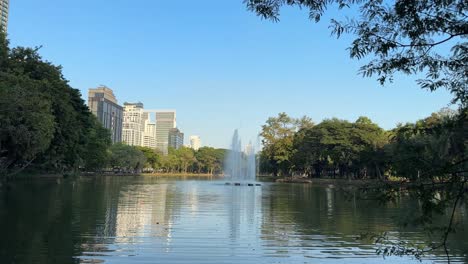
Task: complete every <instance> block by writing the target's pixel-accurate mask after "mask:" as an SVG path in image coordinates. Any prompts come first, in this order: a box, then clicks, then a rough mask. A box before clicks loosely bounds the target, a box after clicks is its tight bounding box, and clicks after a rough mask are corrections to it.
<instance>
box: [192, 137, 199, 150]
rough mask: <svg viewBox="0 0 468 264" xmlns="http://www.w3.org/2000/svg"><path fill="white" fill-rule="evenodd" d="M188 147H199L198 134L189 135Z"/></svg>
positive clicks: (196, 148) (195, 148)
mask: <svg viewBox="0 0 468 264" xmlns="http://www.w3.org/2000/svg"><path fill="white" fill-rule="evenodd" d="M190 147H191V148H192V149H194V150H198V149H199V148H200V147H201V139H200V136H190Z"/></svg>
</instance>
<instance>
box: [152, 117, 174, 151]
mask: <svg viewBox="0 0 468 264" xmlns="http://www.w3.org/2000/svg"><path fill="white" fill-rule="evenodd" d="M155 114H156V147H157V149H159V150H160V151H162V153H163V154H167V149H168V146H169V131H170V130H171V129H173V128H175V127H176V111H174V110H166V111H162V110H158V111H155Z"/></svg>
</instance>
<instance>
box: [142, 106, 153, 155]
mask: <svg viewBox="0 0 468 264" xmlns="http://www.w3.org/2000/svg"><path fill="white" fill-rule="evenodd" d="M143 119H144V132H143V142H142V146H143V147H148V148H152V149H156V123H154V122H152V121H151V113H149V112H144V113H143Z"/></svg>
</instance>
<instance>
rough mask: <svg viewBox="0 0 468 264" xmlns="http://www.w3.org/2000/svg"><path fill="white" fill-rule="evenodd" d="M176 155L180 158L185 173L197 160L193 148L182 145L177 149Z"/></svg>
mask: <svg viewBox="0 0 468 264" xmlns="http://www.w3.org/2000/svg"><path fill="white" fill-rule="evenodd" d="M175 153H176V156H177V157H178V158H179V162H180V168H181V169H182V172H183V173H187V169H188V167H189V166H191V165H192V164H193V163H194V162H195V161H196V159H195V154H194V151H193V149H191V148H187V147H181V148H179V149H177V150H176V151H175Z"/></svg>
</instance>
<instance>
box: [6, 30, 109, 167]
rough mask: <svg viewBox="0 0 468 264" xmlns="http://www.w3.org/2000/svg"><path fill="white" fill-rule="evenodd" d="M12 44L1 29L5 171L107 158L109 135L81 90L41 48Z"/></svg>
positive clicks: (78, 164) (74, 164) (83, 163)
mask: <svg viewBox="0 0 468 264" xmlns="http://www.w3.org/2000/svg"><path fill="white" fill-rule="evenodd" d="M8 45H9V43H8V41H7V40H6V37H5V34H3V33H1V32H0V66H1V67H0V86H1V87H0V88H1V91H0V93H1V95H2V96H1V97H2V98H1V99H0V111H1V113H0V122H1V123H2V128H1V129H3V131H2V135H1V137H2V139H1V140H2V141H3V142H2V143H0V144H1V146H0V153H1V154H0V155H1V157H0V159H1V160H2V161H1V163H2V165H1V166H2V167H3V168H4V169H6V170H7V171H6V172H4V174H5V173H12V172H13V171H14V170H17V169H23V168H25V167H27V166H29V167H30V168H33V169H35V170H39V171H41V172H44V171H46V172H65V171H68V172H72V171H76V170H78V168H80V167H82V166H90V167H93V168H94V167H96V166H97V164H98V163H99V161H103V160H104V156H105V152H106V149H107V147H108V142H109V141H108V138H109V136H108V135H107V133H106V132H105V131H104V130H103V129H102V127H101V125H100V124H99V123H98V122H96V120H95V118H94V117H93V116H92V114H91V112H90V111H89V109H88V107H87V106H86V105H85V103H84V101H83V99H82V98H81V94H80V92H79V90H77V89H73V88H71V87H70V86H69V84H68V81H67V80H66V79H65V78H64V77H63V75H62V69H61V67H59V66H55V65H53V64H52V63H50V62H47V61H45V60H43V59H42V57H41V56H40V55H39V53H38V50H39V48H34V49H32V48H23V47H16V48H12V49H10V48H9V46H8ZM97 137H102V138H99V139H98V138H97ZM90 146H92V147H91V148H90ZM91 157H94V158H96V160H91ZM5 162H6V163H5ZM93 163H94V164H93ZM5 165H7V166H6V167H5Z"/></svg>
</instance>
